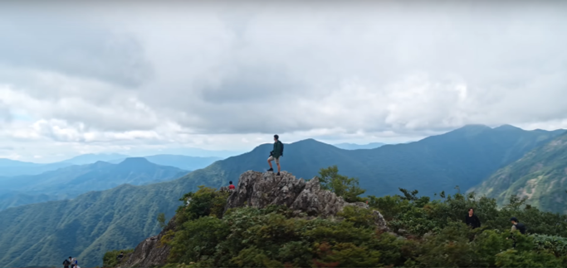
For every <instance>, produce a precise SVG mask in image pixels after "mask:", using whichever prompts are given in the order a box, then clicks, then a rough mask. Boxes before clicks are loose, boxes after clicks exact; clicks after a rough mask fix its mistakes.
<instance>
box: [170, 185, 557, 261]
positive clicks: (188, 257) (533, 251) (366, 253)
mask: <svg viewBox="0 0 567 268" xmlns="http://www.w3.org/2000/svg"><path fill="white" fill-rule="evenodd" d="M401 190H402V194H403V195H395V196H385V197H369V198H368V200H369V204H370V205H371V207H372V208H373V209H378V210H379V211H382V213H383V214H384V216H385V217H386V218H387V219H388V220H389V227H390V228H391V229H392V231H393V232H391V233H389V232H382V231H378V230H376V228H375V226H374V222H373V220H372V216H371V213H372V211H371V209H362V208H355V207H347V209H345V210H344V211H343V212H342V213H341V214H340V215H338V216H339V218H340V219H342V220H339V218H337V219H323V218H314V219H310V218H307V217H301V216H300V217H294V216H293V213H292V212H291V211H289V210H288V209H287V208H286V207H275V206H272V207H267V208H264V209H256V208H250V207H246V208H238V209H232V210H229V211H227V212H226V214H224V215H222V214H219V212H220V211H221V210H219V209H218V208H219V207H223V204H222V203H223V201H224V202H226V199H225V193H219V192H217V191H215V190H214V189H211V188H206V187H201V188H200V189H199V190H198V191H197V192H195V193H190V194H188V195H187V196H191V197H192V200H191V203H190V205H189V206H187V207H185V206H182V207H180V208H179V209H178V214H177V215H178V218H177V219H178V224H179V225H178V226H179V227H178V228H177V229H176V230H175V231H174V232H172V233H170V234H169V236H167V239H164V240H163V241H162V242H163V243H166V244H169V245H170V246H171V247H172V250H171V252H170V256H169V259H168V263H169V264H167V265H166V266H165V267H166V268H174V267H181V268H187V267H565V265H567V238H565V237H566V236H567V216H565V215H563V216H560V215H558V214H553V213H548V212H541V211H539V210H538V209H536V208H533V207H529V206H528V207H524V206H522V205H521V203H520V202H521V201H519V202H518V200H517V199H515V200H513V201H514V202H513V203H511V204H509V205H508V206H506V207H505V208H503V209H500V210H499V209H497V206H496V202H495V200H494V199H489V198H486V197H481V198H477V197H476V196H475V195H474V194H469V195H467V196H464V195H461V194H455V195H452V196H447V197H444V198H441V199H439V200H433V201H431V200H430V199H429V198H427V197H419V196H418V195H417V194H418V193H417V192H416V191H412V192H409V191H406V190H404V189H401ZM469 207H473V208H475V211H476V212H475V213H476V214H477V215H478V216H479V218H480V219H481V221H482V227H481V228H477V229H470V228H469V227H467V226H466V225H465V224H464V223H463V220H464V218H465V216H466V212H467V209H468V208H469ZM510 215H514V216H516V217H518V218H520V219H521V221H522V222H524V223H525V224H526V225H527V226H528V230H529V233H528V234H527V235H522V234H520V233H518V232H516V233H514V234H513V235H511V234H510V231H509V230H510V225H511V223H510V222H509V218H510ZM221 216H222V217H221ZM304 216H305V215H304ZM514 241H515V243H516V246H515V247H514V246H513V244H514Z"/></svg>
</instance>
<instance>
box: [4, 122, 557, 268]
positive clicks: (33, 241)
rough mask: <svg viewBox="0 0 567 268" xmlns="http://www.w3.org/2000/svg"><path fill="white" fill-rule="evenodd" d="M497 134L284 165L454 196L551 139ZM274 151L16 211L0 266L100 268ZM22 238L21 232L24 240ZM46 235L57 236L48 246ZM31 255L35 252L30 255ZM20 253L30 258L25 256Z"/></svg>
mask: <svg viewBox="0 0 567 268" xmlns="http://www.w3.org/2000/svg"><path fill="white" fill-rule="evenodd" d="M475 129H476V130H475ZM489 129H490V128H489ZM502 132H505V131H494V130H492V129H490V130H487V129H485V128H468V129H465V130H464V131H463V130H461V131H456V132H449V133H445V134H442V135H439V136H435V137H430V138H426V139H423V140H420V141H416V142H413V143H408V144H398V145H386V146H383V147H380V148H376V149H371V150H354V151H349V150H343V149H339V148H336V147H334V146H332V145H328V144H323V143H320V142H317V141H314V140H306V141H302V142H301V143H299V145H301V146H299V145H298V144H297V143H293V144H286V147H285V150H284V156H283V157H282V159H281V161H282V167H283V170H289V171H293V172H292V173H293V174H294V175H295V176H296V177H298V178H306V179H310V178H312V177H313V176H315V175H317V173H318V171H319V169H320V168H325V167H328V166H331V165H338V166H339V169H340V173H341V174H344V175H347V176H350V177H359V179H360V186H361V187H362V188H366V189H367V190H368V192H367V193H368V194H374V195H383V194H392V193H397V191H398V187H402V188H407V189H418V190H419V191H420V193H426V194H433V193H434V192H436V191H437V192H440V191H441V190H444V189H448V190H453V191H454V186H455V184H460V183H463V182H467V181H469V180H471V182H470V183H472V180H473V179H474V181H480V180H482V179H484V177H483V176H484V175H485V174H488V175H490V174H491V173H492V172H494V171H496V170H497V169H498V168H500V165H501V164H506V163H508V162H509V161H515V160H517V159H514V157H516V156H518V155H519V154H520V153H522V152H524V151H526V150H528V149H530V148H535V147H536V146H538V144H540V143H541V142H544V141H545V140H548V139H551V138H552V136H553V135H554V134H552V133H549V132H545V133H539V132H530V131H522V132H519V133H520V135H518V134H517V133H516V131H514V133H516V134H514V133H512V134H513V135H512V137H507V136H506V135H503V134H505V133H502ZM271 149H272V148H271V145H270V144H263V145H260V146H258V147H256V148H254V149H253V150H252V151H250V152H248V153H245V154H241V155H239V156H233V157H229V158H227V159H225V160H222V161H217V162H215V163H213V164H211V165H210V166H208V167H207V168H204V169H199V170H195V171H193V172H191V173H189V174H187V175H185V176H183V177H181V178H179V179H176V180H171V181H167V182H161V183H157V184H151V185H143V186H128V185H122V186H120V187H116V188H113V189H110V190H106V191H102V192H92V193H86V194H83V195H81V196H80V197H77V198H75V199H73V200H70V201H53V202H50V203H43V204H35V206H32V207H30V206H22V207H19V208H24V210H25V211H21V210H18V208H11V209H8V210H5V211H0V252H5V254H3V255H0V266H22V264H26V265H27V264H41V265H46V264H53V265H56V264H58V263H59V259H58V257H57V256H60V255H61V254H63V255H68V254H72V255H74V256H79V259H81V260H82V261H83V263H85V264H88V265H93V266H94V265H99V264H100V260H101V256H102V254H104V252H106V250H107V249H117V248H132V247H134V246H135V245H136V244H138V243H139V242H140V241H142V240H143V239H145V238H146V237H149V236H152V235H155V234H157V233H158V232H159V230H160V229H161V228H159V225H158V223H157V221H156V220H155V219H156V216H157V213H159V212H165V214H166V216H167V217H168V218H169V217H171V216H173V212H174V211H175V209H176V208H177V207H178V206H179V205H180V204H181V202H180V201H178V198H180V197H182V196H183V195H184V194H185V193H187V192H189V191H195V190H197V187H198V186H199V185H206V186H209V187H214V188H218V187H221V186H226V185H227V183H228V181H229V180H232V181H233V182H234V183H238V176H239V175H240V174H242V173H243V172H245V171H247V170H256V171H263V170H266V169H267V163H266V159H267V158H268V154H269V152H270V151H271ZM522 155H523V154H522ZM520 157H521V156H518V158H520ZM487 163H488V165H487ZM488 175H486V176H488ZM425 186H427V188H425ZM461 186H462V185H461ZM424 188H425V190H423V189H424ZM462 189H465V187H464V186H462ZM165 197H166V198H165ZM54 215H57V216H54ZM61 215H63V216H61ZM79 229H80V230H81V232H80V233H81V234H82V236H81V235H79V237H73V239H74V240H73V241H68V243H61V242H60V241H59V240H65V239H66V237H67V236H64V235H63V234H68V233H73V232H76V231H77V230H79ZM22 230H26V231H25V234H22ZM95 230H96V231H95ZM46 233H49V234H52V233H54V235H51V236H49V237H50V238H49V237H46V236H45V234H46ZM121 233H123V235H118V236H117V235H116V234H121ZM85 234H89V235H85ZM90 234H92V235H90ZM18 235H19V236H18ZM48 238H49V239H48ZM18 239H21V241H20V240H18ZM11 241H18V242H17V243H11ZM38 241H41V243H40V242H38ZM28 249H33V255H31V254H32V251H26V250H28ZM54 249H57V251H55V250H54ZM24 251H26V252H27V253H26V254H24V255H22V252H24ZM38 252H41V254H38ZM63 252H65V253H63ZM55 262H57V263H55Z"/></svg>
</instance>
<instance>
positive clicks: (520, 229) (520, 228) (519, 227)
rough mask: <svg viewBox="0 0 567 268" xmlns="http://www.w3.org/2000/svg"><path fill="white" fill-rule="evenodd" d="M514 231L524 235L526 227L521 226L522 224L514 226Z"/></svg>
mask: <svg viewBox="0 0 567 268" xmlns="http://www.w3.org/2000/svg"><path fill="white" fill-rule="evenodd" d="M516 229H518V231H520V233H522V234H526V226H525V225H523V224H522V223H519V222H518V224H516Z"/></svg>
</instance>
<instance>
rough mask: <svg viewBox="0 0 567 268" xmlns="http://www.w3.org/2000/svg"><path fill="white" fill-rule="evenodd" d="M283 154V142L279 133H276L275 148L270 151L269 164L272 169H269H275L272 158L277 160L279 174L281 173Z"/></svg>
mask: <svg viewBox="0 0 567 268" xmlns="http://www.w3.org/2000/svg"><path fill="white" fill-rule="evenodd" d="M281 156H283V143H282V142H281V141H280V137H279V136H278V135H274V150H272V151H271V152H270V157H268V164H270V169H268V171H274V168H273V166H272V160H276V165H278V174H277V175H278V176H279V175H280V170H281V168H280V157H281Z"/></svg>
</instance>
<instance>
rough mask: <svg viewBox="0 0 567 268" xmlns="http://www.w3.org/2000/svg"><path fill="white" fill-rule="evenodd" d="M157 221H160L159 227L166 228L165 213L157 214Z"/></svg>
mask: <svg viewBox="0 0 567 268" xmlns="http://www.w3.org/2000/svg"><path fill="white" fill-rule="evenodd" d="M157 221H158V222H159V227H160V228H164V227H165V213H163V212H162V213H160V214H158V216H157Z"/></svg>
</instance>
